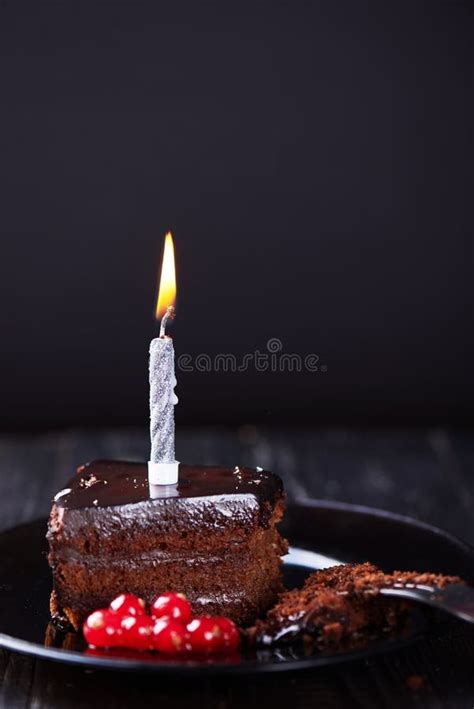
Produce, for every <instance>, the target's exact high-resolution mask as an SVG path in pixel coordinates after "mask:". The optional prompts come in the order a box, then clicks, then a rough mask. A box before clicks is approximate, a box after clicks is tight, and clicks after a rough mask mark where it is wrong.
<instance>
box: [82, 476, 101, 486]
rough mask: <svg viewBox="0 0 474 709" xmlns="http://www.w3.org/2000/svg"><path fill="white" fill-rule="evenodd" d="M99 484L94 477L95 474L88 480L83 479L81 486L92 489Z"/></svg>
mask: <svg viewBox="0 0 474 709" xmlns="http://www.w3.org/2000/svg"><path fill="white" fill-rule="evenodd" d="M98 482H99V481H98V479H97V478H96V476H95V475H94V473H91V474H90V475H89V477H88V478H81V479H80V482H79V485H80V486H81V487H92V485H95V484H96V483H98Z"/></svg>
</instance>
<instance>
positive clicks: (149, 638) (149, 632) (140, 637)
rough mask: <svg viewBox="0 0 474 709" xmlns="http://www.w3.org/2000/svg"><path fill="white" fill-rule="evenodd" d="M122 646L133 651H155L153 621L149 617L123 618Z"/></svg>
mask: <svg viewBox="0 0 474 709" xmlns="http://www.w3.org/2000/svg"><path fill="white" fill-rule="evenodd" d="M121 627H122V632H123V635H122V644H123V647H127V648H130V649H131V650H152V649H153V621H152V619H151V618H150V617H149V616H147V615H139V616H134V615H129V616H122V618H121Z"/></svg>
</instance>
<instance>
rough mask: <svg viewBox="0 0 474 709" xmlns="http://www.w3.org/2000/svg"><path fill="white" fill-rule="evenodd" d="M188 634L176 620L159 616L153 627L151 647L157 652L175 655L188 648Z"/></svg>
mask: <svg viewBox="0 0 474 709" xmlns="http://www.w3.org/2000/svg"><path fill="white" fill-rule="evenodd" d="M187 645H188V634H187V632H186V628H185V626H184V625H183V624H182V623H180V622H179V621H178V620H171V619H170V618H160V619H159V620H157V621H156V623H155V625H154V627H153V647H154V648H155V650H158V652H163V653H166V654H167V655H175V654H177V653H180V652H185V651H186V650H187V649H188V648H187Z"/></svg>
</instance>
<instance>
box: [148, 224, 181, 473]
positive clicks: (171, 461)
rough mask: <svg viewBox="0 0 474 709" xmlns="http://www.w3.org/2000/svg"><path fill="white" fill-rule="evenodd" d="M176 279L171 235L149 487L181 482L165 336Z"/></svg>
mask: <svg viewBox="0 0 474 709" xmlns="http://www.w3.org/2000/svg"><path fill="white" fill-rule="evenodd" d="M175 294H176V276H175V267H174V249H173V241H172V237H171V234H167V235H166V240H165V250H164V254H163V266H162V270H161V279H160V291H159V296H158V303H157V308H156V313H157V316H158V317H159V316H160V314H163V308H164V307H166V310H165V312H164V314H163V318H162V321H161V328H160V337H156V338H155V339H153V340H152V341H151V343H150V439H151V453H150V461H149V463H148V479H149V482H150V485H172V484H174V483H176V482H177V481H178V465H179V463H178V462H177V461H176V460H175V452H174V407H175V405H176V404H177V403H178V399H177V397H176V394H175V393H174V388H175V386H176V377H175V371H174V347H173V340H172V339H171V337H168V336H167V335H166V323H167V321H168V319H170V318H171V319H172V318H173V317H174V305H173V303H174V298H175ZM170 301H171V302H170Z"/></svg>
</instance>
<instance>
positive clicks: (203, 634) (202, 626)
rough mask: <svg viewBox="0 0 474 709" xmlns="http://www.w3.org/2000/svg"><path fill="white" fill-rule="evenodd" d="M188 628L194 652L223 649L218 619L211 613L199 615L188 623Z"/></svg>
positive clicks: (190, 643)
mask: <svg viewBox="0 0 474 709" xmlns="http://www.w3.org/2000/svg"><path fill="white" fill-rule="evenodd" d="M186 630H187V631H188V634H189V645H190V647H191V650H192V651H193V652H219V651H221V650H222V649H223V644H222V630H221V628H220V626H219V622H218V619H216V618H213V617H211V616H209V615H203V616H199V617H197V618H194V619H193V620H192V621H191V622H190V623H188V624H187V626H186Z"/></svg>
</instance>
